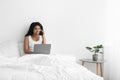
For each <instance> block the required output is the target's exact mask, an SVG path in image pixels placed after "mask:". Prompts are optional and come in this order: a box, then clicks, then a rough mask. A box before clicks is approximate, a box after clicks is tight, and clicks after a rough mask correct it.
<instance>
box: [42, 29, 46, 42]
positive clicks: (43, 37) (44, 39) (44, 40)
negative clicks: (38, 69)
mask: <svg viewBox="0 0 120 80" xmlns="http://www.w3.org/2000/svg"><path fill="white" fill-rule="evenodd" d="M42 32H43V35H42V43H43V44H46V38H45V32H44V30H42Z"/></svg>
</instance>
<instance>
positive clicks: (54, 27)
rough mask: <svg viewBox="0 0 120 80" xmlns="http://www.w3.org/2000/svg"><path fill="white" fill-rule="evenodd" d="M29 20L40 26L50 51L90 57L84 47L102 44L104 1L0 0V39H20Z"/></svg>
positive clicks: (78, 56)
mask: <svg viewBox="0 0 120 80" xmlns="http://www.w3.org/2000/svg"><path fill="white" fill-rule="evenodd" d="M33 21H39V22H41V23H42V25H43V26H44V30H45V33H46V39H47V43H51V44H52V53H59V54H72V55H75V56H76V57H77V58H86V57H87V58H91V55H90V54H89V51H87V50H86V49H85V47H86V46H92V45H96V44H103V45H104V41H105V40H104V39H105V36H104V33H105V27H106V0H0V42H3V41H6V40H14V39H16V40H18V41H23V39H24V35H25V34H26V32H27V30H28V28H29V25H30V24H31V22H33Z"/></svg>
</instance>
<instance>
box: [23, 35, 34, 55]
mask: <svg viewBox="0 0 120 80" xmlns="http://www.w3.org/2000/svg"><path fill="white" fill-rule="evenodd" d="M28 45H29V39H28V36H26V37H25V39H24V52H25V53H26V54H30V53H32V51H30V50H29V46H28Z"/></svg>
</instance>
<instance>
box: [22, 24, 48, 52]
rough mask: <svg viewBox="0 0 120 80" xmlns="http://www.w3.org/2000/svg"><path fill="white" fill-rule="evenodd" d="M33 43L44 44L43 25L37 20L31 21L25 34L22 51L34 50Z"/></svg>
mask: <svg viewBox="0 0 120 80" xmlns="http://www.w3.org/2000/svg"><path fill="white" fill-rule="evenodd" d="M34 44H46V38H45V33H44V31H43V26H42V25H41V24H40V23H39V22H33V23H32V24H31V25H30V28H29V30H28V32H27V34H26V35H25V39H24V52H25V53H26V54H30V53H32V52H34Z"/></svg>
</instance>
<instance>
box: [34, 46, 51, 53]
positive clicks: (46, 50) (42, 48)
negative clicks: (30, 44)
mask: <svg viewBox="0 0 120 80" xmlns="http://www.w3.org/2000/svg"><path fill="white" fill-rule="evenodd" d="M50 50H51V44H35V45H34V52H33V53H35V54H50Z"/></svg>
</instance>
